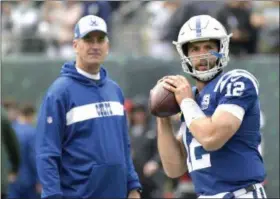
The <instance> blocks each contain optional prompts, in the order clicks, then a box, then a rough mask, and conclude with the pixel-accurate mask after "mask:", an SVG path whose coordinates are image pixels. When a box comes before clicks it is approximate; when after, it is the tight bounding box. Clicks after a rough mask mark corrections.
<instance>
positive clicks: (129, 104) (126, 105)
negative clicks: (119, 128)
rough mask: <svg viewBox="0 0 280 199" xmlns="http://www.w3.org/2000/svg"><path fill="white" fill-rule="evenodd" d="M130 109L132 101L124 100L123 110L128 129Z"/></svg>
mask: <svg viewBox="0 0 280 199" xmlns="http://www.w3.org/2000/svg"><path fill="white" fill-rule="evenodd" d="M132 107H133V102H132V100H131V99H125V101H124V109H125V111H126V114H127V122H128V127H130V121H131V110H132Z"/></svg>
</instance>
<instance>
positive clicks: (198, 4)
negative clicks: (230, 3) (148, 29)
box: [162, 1, 224, 49]
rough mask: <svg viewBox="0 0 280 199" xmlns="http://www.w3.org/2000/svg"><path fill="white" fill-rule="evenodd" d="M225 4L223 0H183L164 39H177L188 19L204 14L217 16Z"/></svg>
mask: <svg viewBox="0 0 280 199" xmlns="http://www.w3.org/2000/svg"><path fill="white" fill-rule="evenodd" d="M223 4H224V2H223V1H183V5H182V6H180V7H178V9H177V10H176V11H175V12H174V14H173V15H172V16H171V17H170V20H169V22H168V24H167V27H166V30H165V31H164V35H163V37H162V39H163V40H166V41H169V42H172V41H177V36H178V34H179V31H180V28H181V27H182V25H183V24H184V23H185V22H186V21H188V20H189V19H190V18H191V17H193V16H195V15H202V14H207V15H210V16H212V17H215V16H216V13H217V11H218V10H219V8H220V7H222V5H223ZM174 49H175V48H174Z"/></svg>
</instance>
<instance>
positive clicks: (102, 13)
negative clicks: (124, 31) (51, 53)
mask: <svg viewBox="0 0 280 199" xmlns="http://www.w3.org/2000/svg"><path fill="white" fill-rule="evenodd" d="M82 3H83V16H86V15H96V16H98V17H101V18H102V19H104V21H105V22H106V24H107V28H108V36H109V38H110V39H111V36H110V35H111V27H112V21H111V15H112V9H111V6H110V4H109V3H108V1H83V2H82Z"/></svg>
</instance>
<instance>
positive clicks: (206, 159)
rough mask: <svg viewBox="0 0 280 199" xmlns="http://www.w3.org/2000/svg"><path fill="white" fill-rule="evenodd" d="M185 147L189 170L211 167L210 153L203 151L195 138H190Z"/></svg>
mask: <svg viewBox="0 0 280 199" xmlns="http://www.w3.org/2000/svg"><path fill="white" fill-rule="evenodd" d="M186 148H187V153H188V157H187V165H188V170H189V172H192V171H195V170H199V169H205V168H208V167H211V160H210V153H208V152H207V151H205V150H204V149H203V147H202V145H201V144H200V143H199V142H198V141H197V140H196V139H195V138H192V141H191V143H190V145H189V146H186Z"/></svg>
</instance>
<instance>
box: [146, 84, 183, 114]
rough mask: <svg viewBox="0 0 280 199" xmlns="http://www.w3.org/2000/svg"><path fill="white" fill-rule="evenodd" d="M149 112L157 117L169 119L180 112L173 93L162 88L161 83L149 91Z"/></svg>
mask: <svg viewBox="0 0 280 199" xmlns="http://www.w3.org/2000/svg"><path fill="white" fill-rule="evenodd" d="M149 110H150V112H151V114H152V115H154V116H157V117H169V116H172V115H175V114H177V113H179V112H180V107H179V105H178V104H177V101H176V98H175V95H174V93H172V92H171V91H169V90H167V89H165V88H164V87H163V81H161V82H159V83H157V84H156V85H155V87H154V88H153V89H152V90H151V91H150V96H149Z"/></svg>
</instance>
